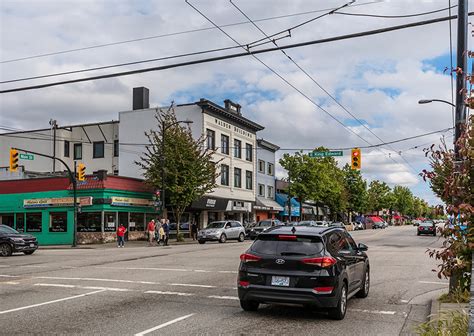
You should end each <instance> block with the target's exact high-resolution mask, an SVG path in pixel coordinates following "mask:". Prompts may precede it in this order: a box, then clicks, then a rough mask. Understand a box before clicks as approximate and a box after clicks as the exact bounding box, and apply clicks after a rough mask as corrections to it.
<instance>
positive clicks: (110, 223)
mask: <svg viewBox="0 0 474 336" xmlns="http://www.w3.org/2000/svg"><path fill="white" fill-rule="evenodd" d="M116 222H117V214H116V213H115V212H105V213H104V231H105V232H115V230H116V226H117V225H116Z"/></svg>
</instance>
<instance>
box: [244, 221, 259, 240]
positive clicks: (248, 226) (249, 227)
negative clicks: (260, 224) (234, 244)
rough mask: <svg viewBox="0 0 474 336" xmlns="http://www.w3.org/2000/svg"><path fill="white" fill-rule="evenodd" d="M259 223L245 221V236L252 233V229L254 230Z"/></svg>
mask: <svg viewBox="0 0 474 336" xmlns="http://www.w3.org/2000/svg"><path fill="white" fill-rule="evenodd" d="M255 225H257V223H255V222H252V223H245V224H244V228H245V237H248V236H249V234H250V230H252V229H253V228H254V227H255Z"/></svg>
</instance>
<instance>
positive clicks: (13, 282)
mask: <svg viewBox="0 0 474 336" xmlns="http://www.w3.org/2000/svg"><path fill="white" fill-rule="evenodd" d="M0 284H1V285H19V284H20V283H19V282H16V281H3V282H0Z"/></svg>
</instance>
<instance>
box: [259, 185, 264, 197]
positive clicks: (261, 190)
mask: <svg viewBox="0 0 474 336" xmlns="http://www.w3.org/2000/svg"><path fill="white" fill-rule="evenodd" d="M258 196H262V197H265V185H264V184H259V185H258Z"/></svg>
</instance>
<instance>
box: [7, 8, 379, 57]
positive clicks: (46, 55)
mask: <svg viewBox="0 0 474 336" xmlns="http://www.w3.org/2000/svg"><path fill="white" fill-rule="evenodd" d="M379 2H381V0H378V1H370V2H364V3H360V4H355V5H353V6H352V7H356V6H365V5H370V4H373V3H379ZM331 9H333V8H327V9H318V10H312V11H306V12H299V13H293V14H285V15H279V16H272V17H267V18H261V19H257V20H255V21H256V22H263V21H270V20H276V19H283V18H288V17H294V16H301V15H308V14H314V13H319V12H325V11H328V10H331ZM243 24H248V22H245V21H244V22H236V23H228V24H226V25H223V26H222V27H232V26H239V25H243ZM214 29H216V28H215V27H205V28H198V29H191V30H184V31H180V32H173V33H167V34H160V35H153V36H146V37H140V38H135V39H130V40H123V41H117V42H110V43H103V44H97V45H92V46H87V47H82V48H75V49H68V50H61V51H54V52H49V53H43V54H38V55H32V56H25V57H20V58H15V59H9V60H5V61H0V64H2V63H12V62H19V61H25V60H29V59H35V58H42V57H48V56H54V55H61V54H67V53H73V52H77V51H83V50H90V49H97V48H103V47H110V46H115V45H121V44H127V43H133V42H141V41H147V40H153V39H158V38H163V37H169V36H177V35H184V34H189V33H197V32H203V31H208V30H214Z"/></svg>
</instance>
